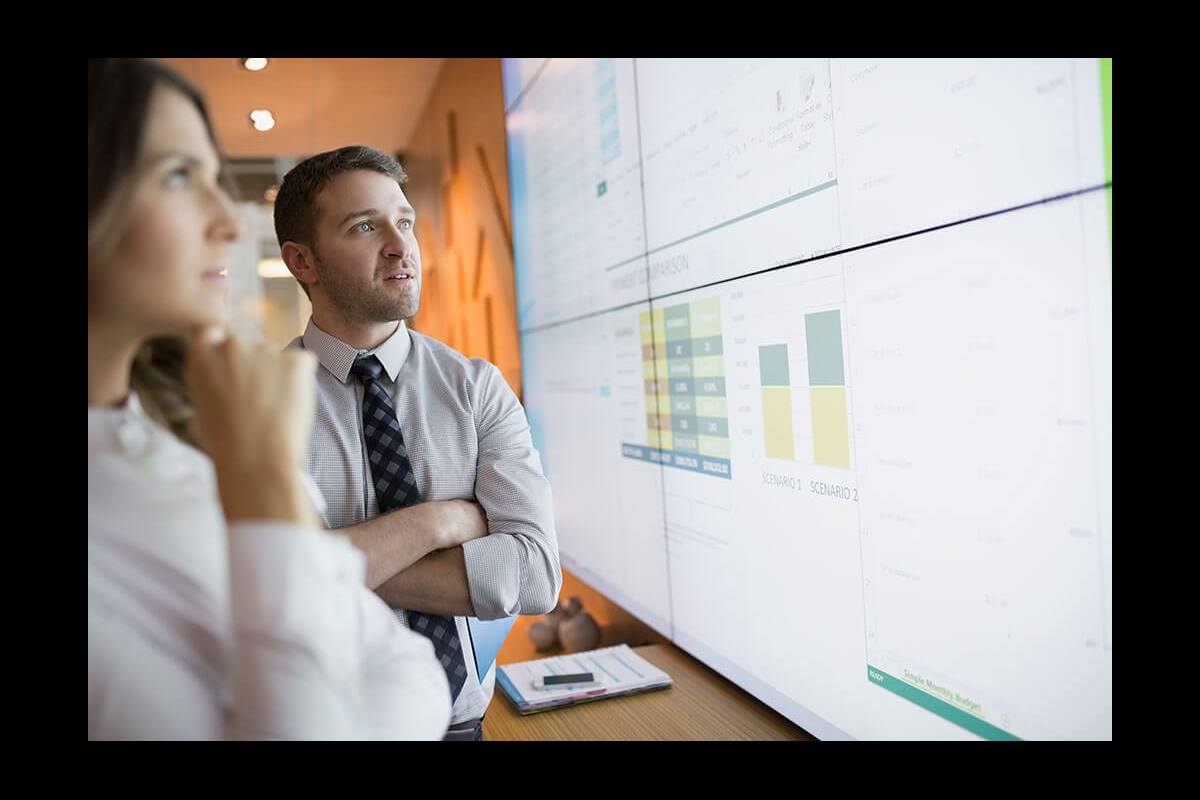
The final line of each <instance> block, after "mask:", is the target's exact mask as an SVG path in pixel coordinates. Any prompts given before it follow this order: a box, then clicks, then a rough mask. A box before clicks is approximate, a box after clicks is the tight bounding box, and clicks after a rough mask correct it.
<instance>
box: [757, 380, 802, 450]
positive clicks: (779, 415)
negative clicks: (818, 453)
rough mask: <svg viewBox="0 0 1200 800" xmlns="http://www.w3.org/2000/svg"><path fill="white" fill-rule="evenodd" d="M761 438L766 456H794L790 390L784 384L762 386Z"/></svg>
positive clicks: (794, 443) (794, 446)
mask: <svg viewBox="0 0 1200 800" xmlns="http://www.w3.org/2000/svg"><path fill="white" fill-rule="evenodd" d="M762 394H763V438H764V440H765V444H766V447H767V458H786V459H792V460H794V459H795V458H796V440H795V437H794V436H793V435H792V390H791V389H790V388H788V387H786V386H783V387H776V388H764V389H763V390H762Z"/></svg>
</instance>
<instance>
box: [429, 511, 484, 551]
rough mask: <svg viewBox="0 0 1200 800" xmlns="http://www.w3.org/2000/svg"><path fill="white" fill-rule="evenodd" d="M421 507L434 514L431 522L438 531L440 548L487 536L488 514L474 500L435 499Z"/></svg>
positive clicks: (438, 547)
mask: <svg viewBox="0 0 1200 800" xmlns="http://www.w3.org/2000/svg"><path fill="white" fill-rule="evenodd" d="M419 508H423V509H424V510H425V511H426V513H429V514H430V515H432V516H431V519H430V521H429V524H430V526H431V527H432V529H433V530H435V531H437V547H436V549H438V550H444V549H446V548H447V547H458V546H459V545H461V544H464V543H466V542H469V541H471V540H472V539H478V538H479V537H481V536H487V532H488V527H487V514H485V513H484V511H483V508H482V507H481V506H480V505H479V503H476V502H475V501H473V500H434V501H431V502H428V503H422V504H421V506H419Z"/></svg>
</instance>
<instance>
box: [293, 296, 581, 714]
mask: <svg viewBox="0 0 1200 800" xmlns="http://www.w3.org/2000/svg"><path fill="white" fill-rule="evenodd" d="M288 346H289V347H297V348H304V349H306V350H309V351H311V352H312V353H313V354H314V355H316V356H317V359H318V360H319V361H320V363H321V368H320V369H318V370H317V414H316V421H315V424H314V426H313V434H312V440H311V442H310V446H309V452H308V459H307V470H308V474H309V475H310V476H311V477H312V478H313V480H314V481H315V482H316V484H317V486H318V487H319V488H320V489H321V493H322V494H323V495H324V499H325V503H326V509H325V512H324V521H325V525H326V527H328V528H330V529H336V528H344V527H347V526H350V525H357V524H358V523H360V522H365V521H366V520H368V519H371V518H373V517H375V516H378V514H379V503H378V500H377V499H376V497H375V486H374V481H373V480H372V478H371V465H370V463H369V461H368V460H367V454H366V452H365V446H364V438H363V430H362V400H363V397H362V396H363V387H362V385H361V384H360V383H359V382H358V381H357V380H355V379H354V378H353V377H351V375H350V367H351V365H352V364H353V363H354V359H355V358H357V357H359V356H360V355H365V354H367V353H371V354H374V355H375V356H377V357H378V358H379V360H380V362H381V363H382V364H383V368H384V372H385V376H384V377H383V378H381V381H382V383H383V386H384V388H385V389H386V390H387V391H388V393H389V395H390V396H391V398H392V403H393V405H394V406H395V409H396V417H397V419H398V420H399V422H400V428H401V431H402V432H403V434H404V443H405V445H406V447H407V448H408V457H409V461H410V462H411V463H412V468H413V472H414V474H415V477H416V480H417V487H418V488H419V489H420V490H421V498H422V499H423V500H425V501H429V500H453V499H467V500H475V501H476V502H478V503H479V504H480V505H481V506H482V507H483V509H484V511H486V512H487V520H488V535H487V536H484V537H482V538H479V539H474V540H472V541H470V542H467V543H466V544H464V545H463V546H462V547H463V554H464V556H465V561H466V568H467V582H468V585H469V588H470V593H471V602H472V605H473V606H474V607H475V614H476V616H477V617H479V618H480V619H485V620H486V619H498V618H500V617H505V616H512V615H515V614H545V613H547V612H549V611H550V610H551V609H553V608H554V606H555V604H556V603H557V601H558V591H559V588H560V587H561V586H562V571H561V568H560V566H559V561H558V539H557V536H556V534H555V530H554V510H553V507H552V504H551V497H550V483H549V482H548V481H547V480H546V476H545V475H544V474H543V472H542V463H541V458H540V457H539V455H538V452H537V450H536V449H534V447H533V440H532V438H531V436H530V432H529V423H528V421H527V420H526V419H525V412H524V409H522V408H521V404H520V402H519V401H518V400H517V397H516V395H515V394H513V391H512V389H510V388H509V386H508V383H507V382H506V381H505V380H504V377H503V376H502V375H501V374H500V370H498V369H497V368H496V367H495V365H493V364H491V363H489V362H487V361H485V360H483V359H480V358H467V357H466V356H463V355H462V354H460V353H458V352H457V351H455V350H452V349H451V348H449V347H447V346H446V345H444V344H442V343H441V342H439V341H437V340H435V339H431V338H429V337H428V336H424V335H423V334H420V333H417V332H416V331H412V330H409V329H408V326H407V325H405V324H404V323H403V322H401V323H400V324H399V326H398V327H397V329H396V332H395V333H394V334H393V335H392V336H391V337H389V338H388V339H387V341H385V342H384V343H383V344H381V345H379V347H377V348H375V349H374V350H370V351H365V350H356V349H355V348H353V347H351V346H349V345H347V344H346V343H344V342H342V341H340V340H339V339H336V338H334V337H333V336H331V335H329V334H328V333H325V332H324V331H322V330H321V329H320V328H318V327H317V326H316V325H315V324H313V322H312V320H311V319H310V320H309V323H308V327H307V328H306V329H305V331H304V335H303V336H300V337H299V338H297V339H295V340H293V341H292V342H291V344H289V345H288ZM396 616H397V618H398V619H399V620H400V624H402V625H405V626H406V627H407V624H408V623H407V621H406V619H405V615H404V613H403V610H402V609H401V610H398V612H397V614H396ZM455 624H456V625H457V627H458V637H459V641H461V642H462V645H463V656H464V659H465V661H466V664H467V672H468V675H467V681H466V684H465V685H464V686H463V689H462V692H461V693H460V694H459V696H458V699H457V700H456V701H455V703H454V710H453V721H452V723H451V725H452V727H453V726H455V725H457V724H459V723H464V722H466V721H469V720H475V719H478V718H480V717H482V716H483V713H484V712H485V711H486V710H487V706H488V704H489V703H490V702H491V699H492V694H493V692H494V690H495V680H496V670H495V669H492V670H490V671H489V672H488V673H487V679H486V680H485V681H483V682H482V683H481V682H480V680H479V676H478V675H477V674H476V668H475V656H474V653H473V652H472V649H471V640H470V637H469V636H468V634H467V624H466V619H465V618H463V617H456V618H455Z"/></svg>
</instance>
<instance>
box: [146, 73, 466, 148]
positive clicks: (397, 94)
mask: <svg viewBox="0 0 1200 800" xmlns="http://www.w3.org/2000/svg"><path fill="white" fill-rule="evenodd" d="M159 61H162V62H163V63H165V64H167V65H168V66H170V67H172V68H174V69H175V70H177V71H178V72H180V73H181V74H182V75H183V76H184V77H186V78H187V79H188V80H190V81H191V82H192V83H193V84H195V85H196V86H197V87H198V88H199V89H200V90H201V91H202V92H203V93H204V96H205V99H206V101H207V102H208V108H209V112H210V113H211V114H212V117H213V125H214V126H215V128H216V131H217V138H218V140H219V141H220V145H221V149H222V150H223V151H224V153H225V155H226V156H227V157H229V158H276V157H282V158H295V157H300V156H308V155H312V154H313V153H319V152H322V151H325V150H332V149H334V148H337V147H343V146H345V145H350V144H365V145H370V146H371V147H375V148H377V149H379V150H383V151H385V152H396V151H401V150H404V149H405V148H407V146H408V142H409V139H410V138H411V137H412V134H413V130H414V129H415V128H416V125H417V121H418V120H419V119H420V116H421V112H422V111H423V110H424V108H425V103H426V101H427V100H428V99H429V95H430V92H432V91H433V84H434V82H435V81H436V80H437V76H438V73H439V72H440V70H441V67H442V63H443V62H444V61H445V59H442V58H272V59H271V60H270V62H269V63H268V65H267V68H266V69H263V70H260V71H258V72H250V71H249V70H247V69H245V68H244V67H242V65H241V59H238V58H162V59H159ZM255 108H266V109H269V110H270V111H271V112H272V113H273V114H274V115H275V127H274V128H272V129H271V130H269V131H266V132H259V131H257V130H255V129H254V127H253V126H252V125H251V124H250V111H251V110H253V109H255Z"/></svg>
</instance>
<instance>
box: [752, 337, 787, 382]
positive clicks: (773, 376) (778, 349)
mask: <svg viewBox="0 0 1200 800" xmlns="http://www.w3.org/2000/svg"><path fill="white" fill-rule="evenodd" d="M758 374H759V377H760V378H761V379H762V385H763V386H788V385H790V384H789V381H788V379H789V377H790V376H789V374H788V350H787V345H786V344H765V345H762V346H760V347H759V348H758Z"/></svg>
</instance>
